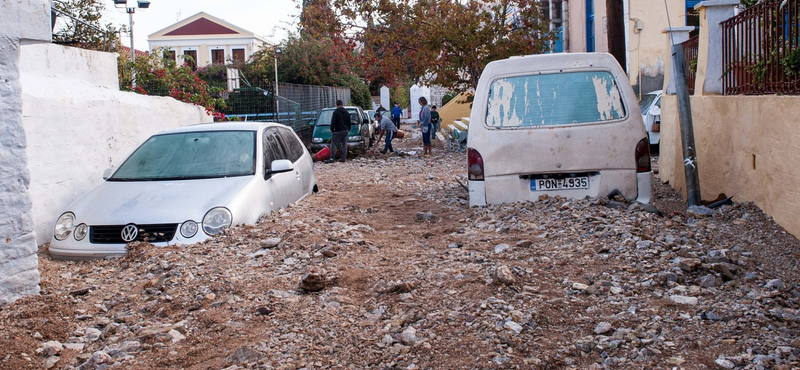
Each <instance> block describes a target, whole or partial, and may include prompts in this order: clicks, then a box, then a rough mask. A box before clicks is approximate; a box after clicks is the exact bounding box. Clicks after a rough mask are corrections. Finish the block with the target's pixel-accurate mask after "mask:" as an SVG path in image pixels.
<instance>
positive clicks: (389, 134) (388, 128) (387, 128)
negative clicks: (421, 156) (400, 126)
mask: <svg viewBox="0 0 800 370" xmlns="http://www.w3.org/2000/svg"><path fill="white" fill-rule="evenodd" d="M375 119H376V120H378V122H380V123H381V133H384V132H385V133H386V145H384V147H383V150H381V153H382V154H386V152H387V151H388V152H389V153H393V152H394V148H392V140H393V139H394V137H395V136H397V127H395V125H394V122H392V121H390V120H389V119H388V118H386V117H383V116H382V115H381V114H380V113H375Z"/></svg>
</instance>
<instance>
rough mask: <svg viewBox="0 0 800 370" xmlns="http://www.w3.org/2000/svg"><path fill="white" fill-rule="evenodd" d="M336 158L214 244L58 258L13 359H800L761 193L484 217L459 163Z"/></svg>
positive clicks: (13, 347)
mask: <svg viewBox="0 0 800 370" xmlns="http://www.w3.org/2000/svg"><path fill="white" fill-rule="evenodd" d="M407 149H413V148H408V147H407ZM315 166H316V167H315V169H316V173H317V178H318V181H319V185H320V189H321V191H320V193H318V194H316V195H314V196H311V197H309V198H308V199H306V200H304V201H302V202H301V203H299V204H297V205H294V206H291V207H289V208H288V209H285V210H281V211H279V212H276V213H275V214H273V215H271V216H270V217H267V218H265V219H264V220H263V221H262V222H261V223H260V224H259V225H255V226H240V227H237V228H234V229H230V230H228V231H226V232H225V233H224V234H223V235H220V236H218V237H216V238H214V239H212V240H209V241H206V242H204V243H200V244H196V245H176V246H169V247H163V248H157V247H153V246H151V245H149V244H144V243H142V244H135V245H131V246H130V248H131V251H130V253H129V255H128V256H126V257H124V258H121V259H116V260H105V261H87V262H62V261H53V260H50V259H49V257H47V255H46V251H45V250H44V249H43V250H42V251H41V253H40V257H41V258H40V269H41V271H42V295H41V296H36V297H29V298H25V299H23V300H20V301H18V302H17V303H15V304H13V305H10V306H7V307H3V308H2V311H0V321H1V322H2V326H0V348H3V350H2V352H5V353H6V354H5V355H3V356H0V368H3V369H25V368H31V369H41V368H46V369H111V368H121V369H128V368H133V369H141V368H147V369H175V368H184V369H207V368H215V369H312V368H314V369H316V368H342V369H343V368H354V369H356V368H357V369H361V368H376V369H401V368H402V369H431V368H450V369H455V368H469V369H472V368H480V369H486V368H526V369H528V368H533V369H554V368H565V369H605V368H625V369H628V368H637V369H645V368H646V369H659V368H661V369H672V368H676V369H720V368H722V369H791V368H797V367H798V366H800V360H798V356H799V355H800V332H799V331H798V328H800V301H798V299H800V289H798V287H797V281H798V279H797V277H798V267H797V266H796V263H795V261H796V260H797V256H798V253H800V243H798V241H797V239H795V238H794V237H792V236H791V235H789V234H787V233H786V232H785V231H784V230H782V229H781V228H780V227H779V226H777V225H776V224H775V223H774V222H773V221H772V220H771V219H770V218H769V217H768V216H766V215H764V214H763V213H762V212H761V211H760V210H758V208H757V207H755V206H753V205H752V204H739V203H737V204H733V205H727V206H723V207H721V208H718V209H714V210H711V212H708V213H707V214H701V213H698V212H688V213H687V212H681V211H678V212H674V211H673V212H665V214H666V217H660V216H658V215H657V214H654V213H651V212H648V211H647V210H645V209H643V208H642V207H640V206H638V205H636V204H630V203H627V202H624V201H622V200H606V199H581V200H576V199H563V198H558V197H547V196H543V197H541V198H540V199H539V200H538V201H536V202H525V203H516V204H509V205H497V206H489V207H475V208H469V207H468V206H467V201H466V196H467V194H466V191H464V189H463V188H462V187H461V186H460V185H459V184H458V183H457V182H456V181H454V178H458V179H460V180H461V181H462V182H463V181H464V179H463V177H462V172H463V158H462V157H461V156H460V155H457V154H442V153H437V154H436V155H434V157H433V158H430V159H427V158H420V157H418V156H413V155H411V156H406V157H399V156H394V157H381V156H379V157H369V156H368V157H362V158H357V159H355V160H350V161H348V163H345V164H338V163H337V164H330V165H329V164H320V163H317V164H315ZM658 186H659V188H658V189H656V190H657V191H656V194H657V195H658V197H659V199H658V201H657V206H663V207H662V208H669V207H672V208H673V209H674V208H676V207H675V204H676V203H677V204H680V201H679V200H678V199H677V198H676V196H675V194H674V193H672V192H671V190H670V189H668V188H667V187H666V186H663V185H658ZM670 202H671V203H670ZM667 203H670V205H669V206H666V204H667ZM677 208H680V207H677Z"/></svg>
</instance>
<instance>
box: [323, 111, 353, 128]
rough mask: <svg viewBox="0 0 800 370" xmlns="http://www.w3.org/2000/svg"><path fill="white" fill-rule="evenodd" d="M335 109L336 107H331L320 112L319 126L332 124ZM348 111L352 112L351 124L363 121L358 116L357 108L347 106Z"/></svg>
mask: <svg viewBox="0 0 800 370" xmlns="http://www.w3.org/2000/svg"><path fill="white" fill-rule="evenodd" d="M333 111H334V109H329V110H324V111H322V112H320V114H319V117H317V126H330V125H331V118H333ZM347 111H348V112H349V113H350V123H351V124H358V123H359V122H361V119H359V118H358V110H357V109H355V108H347Z"/></svg>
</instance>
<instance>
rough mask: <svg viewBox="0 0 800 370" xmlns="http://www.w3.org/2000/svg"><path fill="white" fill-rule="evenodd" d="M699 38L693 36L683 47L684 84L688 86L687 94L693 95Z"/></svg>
mask: <svg viewBox="0 0 800 370" xmlns="http://www.w3.org/2000/svg"><path fill="white" fill-rule="evenodd" d="M698 40H699V37H698V36H695V37H692V38H690V39H688V40H686V41H684V42H683V43H682V44H681V45H683V63H684V64H685V65H686V84H687V85H689V94H694V81H695V78H696V77H697V43H698Z"/></svg>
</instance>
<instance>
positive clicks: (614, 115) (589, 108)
mask: <svg viewBox="0 0 800 370" xmlns="http://www.w3.org/2000/svg"><path fill="white" fill-rule="evenodd" d="M625 109H626V108H625V105H624V104H623V102H622V97H621V96H620V93H619V88H618V87H617V82H616V80H615V79H614V76H613V75H612V74H611V73H609V72H604V71H589V72H569V73H554V74H542V75H530V76H517V77H508V78H502V79H498V80H495V81H493V82H492V85H491V86H490V88H489V101H488V109H487V112H486V125H487V126H489V127H496V128H516V127H539V126H554V125H570V124H580V123H591V122H602V121H609V120H615V119H619V118H622V117H624V116H625Z"/></svg>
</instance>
